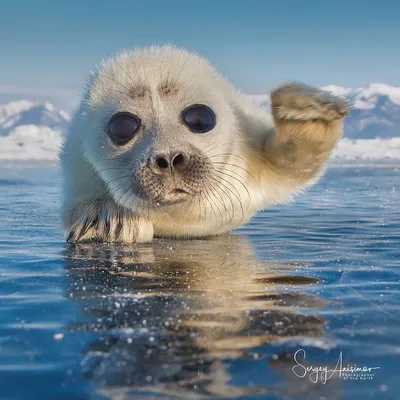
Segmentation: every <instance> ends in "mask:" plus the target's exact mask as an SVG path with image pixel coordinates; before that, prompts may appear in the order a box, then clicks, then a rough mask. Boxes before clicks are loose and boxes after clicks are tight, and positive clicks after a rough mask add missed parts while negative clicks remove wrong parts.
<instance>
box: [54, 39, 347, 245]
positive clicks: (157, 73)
mask: <svg viewBox="0 0 400 400" xmlns="http://www.w3.org/2000/svg"><path fill="white" fill-rule="evenodd" d="M271 111H272V113H271V114H272V116H271V115H269V113H268V112H267V111H266V110H263V109H261V108H259V107H256V106H255V105H252V104H251V103H250V102H249V101H248V100H247V99H246V97H245V96H243V95H241V94H240V93H239V92H238V91H237V90H235V89H234V87H233V86H232V85H231V84H230V83H229V82H227V81H226V80H225V79H224V78H223V76H222V75H220V74H219V73H218V72H217V71H216V70H215V69H214V67H212V66H211V65H210V64H209V63H208V62H207V61H206V60H205V59H203V58H201V57H199V56H198V55H196V54H194V53H191V52H189V51H186V50H184V49H181V48H177V47H174V46H171V45H165V46H161V47H151V48H148V49H140V50H136V51H133V52H123V53H120V54H118V55H117V56H115V57H113V58H110V59H108V60H106V61H104V62H103V63H102V64H101V65H100V66H99V67H98V68H97V69H96V70H95V71H94V72H93V73H92V74H91V76H90V79H89V80H88V84H87V87H86V90H85V93H84V96H83V100H82V103H81V105H80V107H79V109H78V111H77V113H76V115H75V117H74V119H73V121H72V124H71V126H70V130H69V132H68V135H67V137H66V139H65V141H64V143H63V145H62V150H61V154H60V159H61V165H62V170H63V176H64V183H63V205H62V225H63V230H64V232H65V237H66V239H67V241H70V242H79V241H84V240H99V241H104V242H124V243H129V242H149V241H151V240H152V239H153V236H154V235H156V236H160V237H173V238H196V237H197V238H198V237H205V236H210V235H217V234H221V233H224V232H227V231H230V230H232V229H234V228H236V227H238V226H239V225H241V224H243V223H245V222H247V221H248V220H249V219H250V218H251V216H252V215H254V213H255V212H256V211H258V210H260V209H262V208H264V207H266V206H268V205H270V204H274V203H279V202H286V201H289V200H290V199H291V198H292V196H293V195H294V194H296V193H298V192H299V191H301V190H302V189H304V188H305V187H307V186H309V185H311V184H312V183H314V182H316V181H317V179H318V177H319V176H320V175H321V173H322V171H323V166H324V163H325V161H326V160H327V158H328V157H329V155H330V153H331V151H332V149H333V148H334V146H335V144H336V142H337V141H338V139H339V137H340V136H341V132H342V119H343V118H344V117H345V116H346V115H347V114H348V103H347V101H346V100H344V99H342V98H339V97H336V96H334V95H331V94H329V93H327V92H324V91H321V90H319V89H315V88H312V87H310V86H307V85H304V84H301V83H297V82H294V83H286V84H284V85H282V86H280V87H278V88H277V89H275V90H273V91H272V92H271Z"/></svg>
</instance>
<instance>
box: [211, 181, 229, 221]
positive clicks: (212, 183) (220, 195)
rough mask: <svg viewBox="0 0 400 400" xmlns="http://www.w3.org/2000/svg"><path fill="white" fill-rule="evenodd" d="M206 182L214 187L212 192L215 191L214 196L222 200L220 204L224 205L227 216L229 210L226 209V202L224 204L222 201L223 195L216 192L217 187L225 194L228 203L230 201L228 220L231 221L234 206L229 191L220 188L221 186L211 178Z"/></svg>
mask: <svg viewBox="0 0 400 400" xmlns="http://www.w3.org/2000/svg"><path fill="white" fill-rule="evenodd" d="M208 183H209V184H210V185H211V186H212V187H213V188H214V191H213V193H215V194H214V195H215V196H216V195H218V196H219V198H220V199H221V202H222V204H223V207H224V209H225V211H226V212H227V214H228V216H229V211H228V209H227V207H226V204H225V202H224V199H223V197H222V194H221V193H218V189H221V190H222V192H223V193H224V194H225V196H226V197H227V198H228V199H229V201H230V203H231V210H232V211H231V217H230V220H229V222H232V221H233V217H234V214H235V207H234V204H233V201H232V199H231V197H230V195H229V193H227V192H226V191H225V190H224V189H223V188H221V186H219V187H218V186H217V185H216V184H215V183H214V182H213V181H212V180H211V181H209V182H208Z"/></svg>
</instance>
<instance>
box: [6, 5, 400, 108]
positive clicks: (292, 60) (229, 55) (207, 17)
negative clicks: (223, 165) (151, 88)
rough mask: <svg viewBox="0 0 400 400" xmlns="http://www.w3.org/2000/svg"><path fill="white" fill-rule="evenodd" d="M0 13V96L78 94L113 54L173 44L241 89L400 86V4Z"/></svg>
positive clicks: (73, 97) (63, 99)
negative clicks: (287, 84)
mask: <svg viewBox="0 0 400 400" xmlns="http://www.w3.org/2000/svg"><path fill="white" fill-rule="evenodd" d="M1 9H2V12H1V16H0V37H1V38H2V40H1V43H0V54H1V57H0V95H1V96H0V100H1V98H4V96H8V95H10V96H13V97H16V98H17V97H43V98H51V99H54V100H55V101H56V102H59V103H63V105H64V104H65V105H71V104H74V103H75V102H76V101H77V99H78V98H79V94H80V93H81V89H82V85H83V82H84V78H85V76H86V75H87V74H88V73H89V71H90V70H91V68H93V67H94V66H95V64H96V63H98V62H99V61H100V60H101V59H102V58H104V57H106V53H114V52H116V51H118V50H121V49H126V48H134V47H137V46H148V45H153V44H163V43H166V42H172V43H175V44H177V45H181V46H184V47H187V48H189V49H191V50H194V51H197V52H198V53H200V54H202V55H203V56H206V57H207V58H209V59H210V61H211V62H212V63H213V64H214V65H216V66H217V68H218V69H219V70H220V71H221V72H222V73H223V74H224V75H225V76H226V77H227V78H228V79H229V80H231V81H232V82H233V83H234V84H235V85H236V86H237V87H239V88H241V89H242V90H243V91H245V92H247V93H250V94H264V93H267V92H268V90H269V89H270V88H271V87H273V86H275V85H277V84H279V83H280V82H283V81H286V80H293V79H297V80H301V81H304V82H306V83H309V84H312V85H317V86H321V85H326V84H329V83H333V84H338V85H342V86H348V87H357V86H362V85H366V84H368V83H369V82H385V83H388V84H391V85H397V86H400V2H397V1H382V0H381V1H374V2H372V1H367V0H364V1H358V0H353V1H350V0H347V1H342V0H336V1H324V0H319V1H312V0H310V1H307V0H302V1H300V0H298V1H294V0H293V1H285V0H279V1H269V0H263V1H261V0H243V1H235V0H202V1H199V0H187V1H183V0H166V1H162V0H158V1H156V0H145V1H135V0H129V1H125V0H124V1H118V0H114V1H113V0H109V1H102V0H98V1H91V0H63V1H56V0H52V1H47V0H37V1H32V0H21V1H18V0H14V1H8V2H3V4H2V6H1Z"/></svg>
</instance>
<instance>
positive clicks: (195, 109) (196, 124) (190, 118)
mask: <svg viewBox="0 0 400 400" xmlns="http://www.w3.org/2000/svg"><path fill="white" fill-rule="evenodd" d="M182 119H183V122H184V123H185V124H186V125H187V126H188V128H189V129H190V130H191V131H192V132H194V133H206V132H208V131H211V129H213V128H214V127H215V124H216V117H215V113H214V111H213V110H212V109H211V108H210V107H208V106H205V105H204V104H194V105H192V106H189V107H187V108H185V109H184V110H183V111H182Z"/></svg>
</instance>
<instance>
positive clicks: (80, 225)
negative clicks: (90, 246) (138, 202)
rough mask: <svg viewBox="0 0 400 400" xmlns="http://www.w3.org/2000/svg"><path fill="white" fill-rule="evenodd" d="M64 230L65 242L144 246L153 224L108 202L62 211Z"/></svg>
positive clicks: (149, 239) (88, 204)
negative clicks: (139, 244)
mask: <svg viewBox="0 0 400 400" xmlns="http://www.w3.org/2000/svg"><path fill="white" fill-rule="evenodd" d="M63 229H64V234H65V238H66V240H67V242H70V243H76V242H84V241H96V240H98V241H101V242H120V243H146V242H151V241H152V239H153V225H152V223H151V222H150V221H148V220H146V219H144V218H143V217H139V216H137V215H135V214H134V213H132V212H129V211H128V210H125V209H122V208H121V207H119V206H117V205H115V204H114V203H112V202H110V204H102V203H101V202H95V201H94V202H88V203H84V204H79V205H75V206H74V207H72V208H71V209H70V210H69V211H68V210H67V211H64V215H63Z"/></svg>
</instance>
